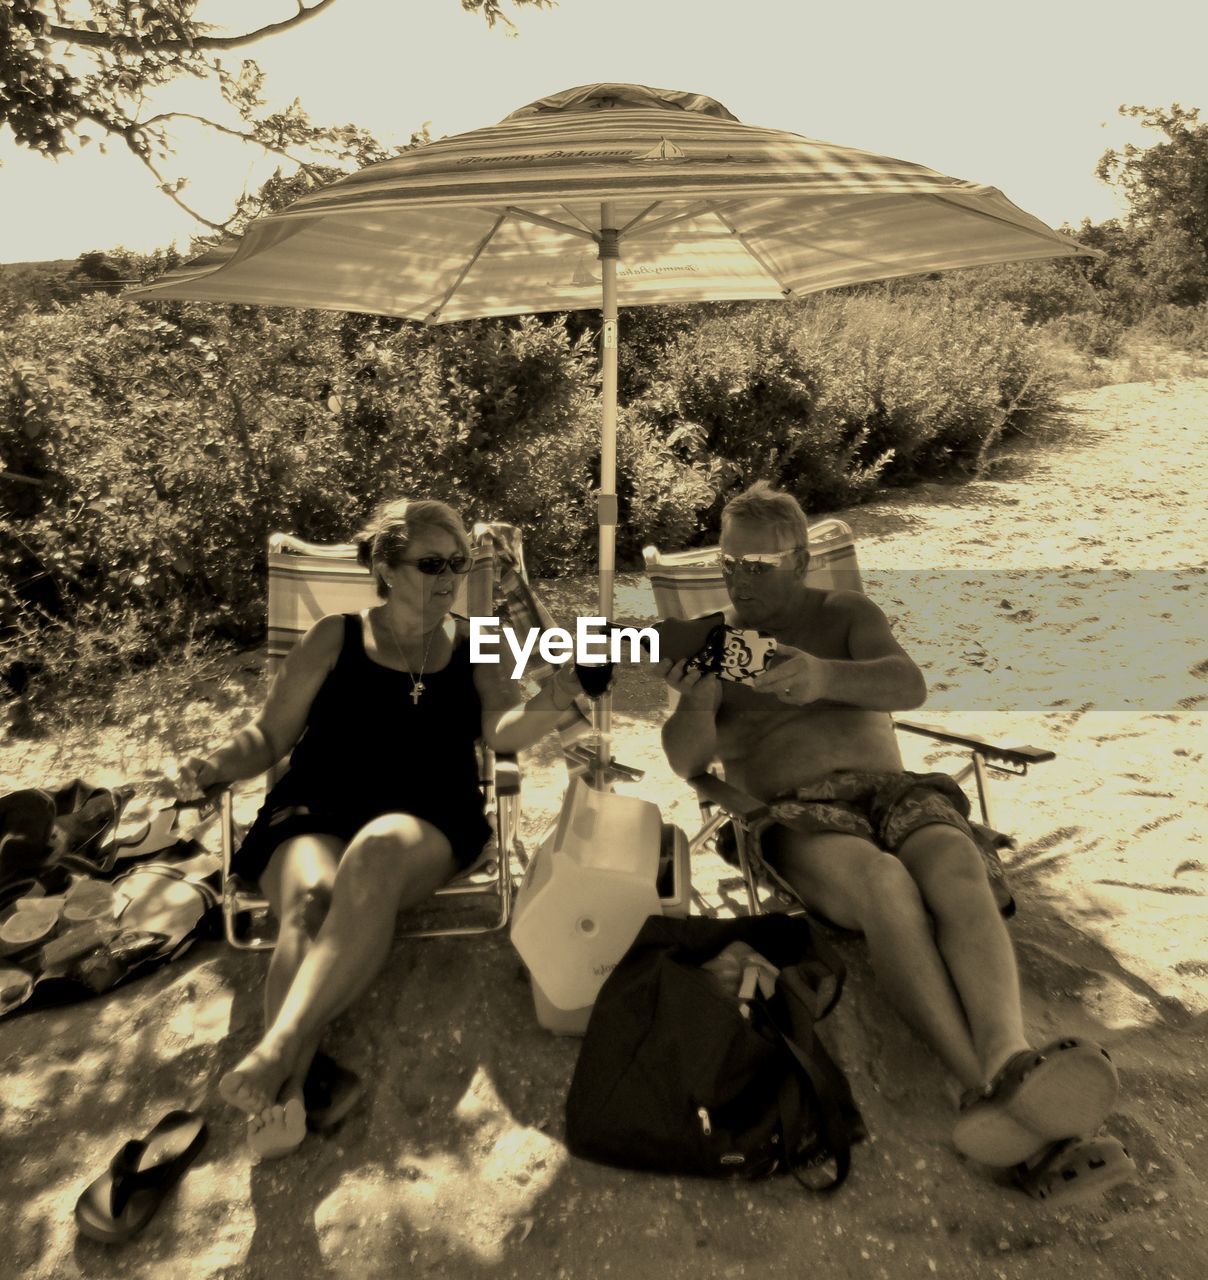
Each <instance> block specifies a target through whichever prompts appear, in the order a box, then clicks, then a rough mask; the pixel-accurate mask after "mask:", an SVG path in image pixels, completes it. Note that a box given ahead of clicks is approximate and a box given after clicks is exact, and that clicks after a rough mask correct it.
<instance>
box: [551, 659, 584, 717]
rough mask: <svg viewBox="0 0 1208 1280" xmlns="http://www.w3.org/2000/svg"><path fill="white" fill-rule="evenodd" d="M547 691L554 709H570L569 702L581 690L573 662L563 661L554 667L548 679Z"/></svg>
mask: <svg viewBox="0 0 1208 1280" xmlns="http://www.w3.org/2000/svg"><path fill="white" fill-rule="evenodd" d="M549 691H550V698H551V700H552V701H553V705H554V710H555V711H569V710H570V707H571V703H572V702H574V700H575V699H576V698H577V697H578V696H579V694H581V693H582V692H583V686H582V685H581V684H580V683H579V677H578V676H577V675H575V664H574V663H573V662H563V663H562V664H561V665H560V666H558V667H557V668H556V669H555V671H554V674H553V675H552V676H550V679H549Z"/></svg>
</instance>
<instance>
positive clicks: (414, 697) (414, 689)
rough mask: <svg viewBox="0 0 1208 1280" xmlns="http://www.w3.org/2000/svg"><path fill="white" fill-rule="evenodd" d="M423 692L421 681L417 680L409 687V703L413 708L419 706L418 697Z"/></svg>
mask: <svg viewBox="0 0 1208 1280" xmlns="http://www.w3.org/2000/svg"><path fill="white" fill-rule="evenodd" d="M423 691H424V682H423V681H422V680H417V681H416V682H415V683H414V684H413V685H412V686H411V703H412V705H413V706H417V705H418V704H419V695H420V694H421V693H423Z"/></svg>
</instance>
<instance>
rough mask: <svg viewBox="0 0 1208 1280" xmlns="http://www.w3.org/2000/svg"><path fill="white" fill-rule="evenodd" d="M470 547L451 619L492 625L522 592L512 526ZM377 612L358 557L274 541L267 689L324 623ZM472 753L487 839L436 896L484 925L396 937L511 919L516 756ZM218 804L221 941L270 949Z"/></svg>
mask: <svg viewBox="0 0 1208 1280" xmlns="http://www.w3.org/2000/svg"><path fill="white" fill-rule="evenodd" d="M472 541H473V551H472V561H471V569H470V572H469V573H468V574H466V575H465V577H464V578H462V579H461V580H460V581H459V583H458V593H457V597H456V603H455V604H454V611H455V612H456V613H459V614H462V615H463V616H475V617H487V616H495V615H496V614H497V613H499V609H498V608H497V606H496V599H497V589H499V590H502V591H503V592H504V593H505V600H504V605H505V612H506V603H507V600H506V593H507V592H508V584H509V582H510V583H511V584H512V585H513V586H514V585H515V584H516V583H517V582H519V583H523V573H524V568H523V560H522V558H521V553H520V548H519V534H518V532H517V531H516V530H514V529H512V528H511V526H506V525H504V526H500V525H476V526H475V528H474V535H473V539H472ZM501 582H502V584H503V585H502V587H500V583H501ZM525 585H526V586H527V584H525ZM530 598H531V597H530ZM378 603H380V601H379V599H378V596H377V592H376V590H375V588H374V585H373V578H372V577H371V575H370V574H369V572H368V570H366V569H364V568H363V567H362V566H361V565H359V564H357V561H356V548H355V547H353V546H329V547H323V546H316V545H314V544H312V543H308V542H303V541H302V540H301V539H300V538H295V537H292V536H291V535H289V534H285V533H275V534H273V535H272V536H271V537H270V538H269V542H268V664H267V669H268V677H269V680H270V681H271V680H272V679H273V677H274V676H275V675H276V673H277V671H278V669H279V668H280V666H281V663H282V662H283V661H284V659H285V656H286V654H288V653H289V651H290V649H291V648H292V647H293V646H294V644H295V643H297V641H298V640H300V639H301V638H302V636H303V635H305V634H306V632H307V631H308V630H309V629H310V627H311V626H312V625H313V624H314V623H315V622H317V621H318V620H319V619H320V618H322V617H324V616H325V615H326V614H329V613H356V612H359V611H360V610H361V609H364V608H367V607H368V606H370V605H375V604H378ZM504 620H505V621H507V620H508V618H505V619H504ZM513 625H515V622H514V621H513ZM479 747H480V749H479V758H480V765H481V769H480V774H479V780H480V785H481V786H482V788H483V794H484V799H485V802H486V809H487V815H488V820H489V821H490V822H491V825H492V827H493V829H494V834H493V837H492V839H491V841H490V842H489V843H488V845H487V846H486V848H485V849H484V850H483V853H482V856H481V857H480V858H479V860H478V861H477V862H476V863H474V864H473V865H472V866H470V867H469V868H467V869H466V870H465V871H463V872H462V873H461V874H460V875H458V876H457V877H456V878H455V879H454V880H452V881H451V882H450V883H449V884H447V885H446V886H444V888H442V889H439V890H438V891H437V895H436V896H437V897H440V898H458V899H462V900H463V901H464V902H465V903H467V904H468V905H474V906H476V907H485V908H486V909H487V910H488V911H489V917H488V918H487V919H486V920H485V921H484V922H482V923H479V922H477V921H476V922H475V923H474V924H461V925H456V926H446V927H432V928H423V929H401V930H400V931H399V935H400V936H404V937H412V938H436V937H453V936H462V935H469V934H477V933H490V932H493V931H495V930H498V929H503V928H505V927H506V926H507V923H508V920H509V919H510V916H511V910H512V896H513V880H512V874H513V873H512V858H513V857H515V858H517V859H518V860H520V861H521V862H523V859H524V854H523V849H522V848H521V846H520V843H519V840H518V838H517V831H518V825H519V812H520V810H519V806H520V772H519V768H518V766H517V764H516V759H515V757H514V756H505V755H496V754H495V753H494V752H492V751H490V750H489V749H488V748H487V747H486V745H485V744H482V743H480V744H479ZM284 769H285V762H281V763H280V764H278V765H277V766H276V767H275V768H274V769H273V770H272V771H271V772H270V773H269V774H268V779H267V782H268V786H271V785H272V784H273V783H274V782H275V781H276V780H277V779H278V778H279V777H280V775H281V774H282V773H283V772H284ZM218 803H219V812H220V815H221V822H220V825H221V832H222V862H223V893H222V916H223V928H224V932H225V934H226V938H227V941H228V942H229V943H230V944H231V945H232V946H234V947H239V948H241V949H243V950H262V949H267V948H270V947H272V946H273V945H274V942H275V928H274V926H273V925H272V922H271V917H270V912H269V908H268V902H267V901H266V900H265V899H264V897H263V896H262V895H261V894H260V892H259V890H258V889H257V888H256V887H255V886H254V885H250V884H249V883H248V882H247V881H245V880H243V879H242V878H241V877H239V876H237V875H233V874H232V872H231V859H232V857H233V856H234V852H235V849H236V847H237V843H238V839H239V838H241V834H242V833H241V832H239V831H238V830H237V828H236V823H235V820H234V807H233V796H232V792H231V789H230V788H226V789H225V790H223V791H222V792H221V793H220V795H219V797H218Z"/></svg>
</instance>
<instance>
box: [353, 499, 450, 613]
mask: <svg viewBox="0 0 1208 1280" xmlns="http://www.w3.org/2000/svg"><path fill="white" fill-rule="evenodd" d="M420 529H443V530H444V532H445V533H450V534H452V535H453V537H454V538H456V539H457V549H458V550H459V551H460V552H461V553H462V554H463V555H469V554H470V539H469V535H468V534H467V533H466V527H465V525H463V524H462V522H461V517H460V516H459V515H458V514H457V512H456V511H454V510H453V508H452V507H451V506H449V505H448V503H445V502H437V501H435V500H434V499H432V498H393V499H391V500H389V501H387V502H380V503H378V505H377V507H376V508H375V509H374V512H373V515H371V516H370V517H369V519H368V520H367V521H366V522H365V525H364V527H363V528H362V529H361V530H360V532H359V533H358V534H357V537H356V543H357V562H358V563H359V564H363V565H364V566H365V568H366V569H368V570H369V571H370V572H371V573H373V578H374V585H375V586H376V587H377V593H378V595H379V596H381V597H382V599H383V600H384V599H385V598H386V586H385V583H384V582H383V581H382V579H381V576H380V575H379V574H378V573H377V572H376V571H375V570H374V567H373V566H374V564H375V563H376V564H384V565H388V566H389V567H390V568H392V569H393V568H395V567H396V566H397V565H399V564H400V563H401V562H402V560H403V559H404V557H405V556H406V554H407V547H408V546H409V545H410V543H411V539H412V538H413V537H414V536H415V534H416V532H417V531H418V530H420Z"/></svg>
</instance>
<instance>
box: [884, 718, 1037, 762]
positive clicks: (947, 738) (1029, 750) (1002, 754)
mask: <svg viewBox="0 0 1208 1280" xmlns="http://www.w3.org/2000/svg"><path fill="white" fill-rule="evenodd" d="M894 725H895V727H896V728H898V729H902V730H903V731H904V732H906V733H917V734H920V735H921V736H922V737H924V738H934V739H935V740H936V741H937V742H950V743H952V744H953V745H954V746H958V747H966V748H968V750H970V751H977V752H979V753H980V754H981V755H983V756H985V758H986V759H987V760H1002V761H1004V762H1006V763H1007V764H1014V765H1024V766H1027V765H1030V764H1043V763H1044V762H1045V761H1046V760H1055V759H1056V758H1057V755H1056V752H1053V751H1045V750H1043V749H1042V748H1040V747H1002V746H999V745H998V744H997V743H993V742H987V741H986V739H985V738H977V737H974V736H973V735H971V734H965V733H953V732H951V731H950V730H948V729H941V728H939V727H938V726H937V725H931V724H920V723H919V722H918V721H917V720H895V721H894Z"/></svg>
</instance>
